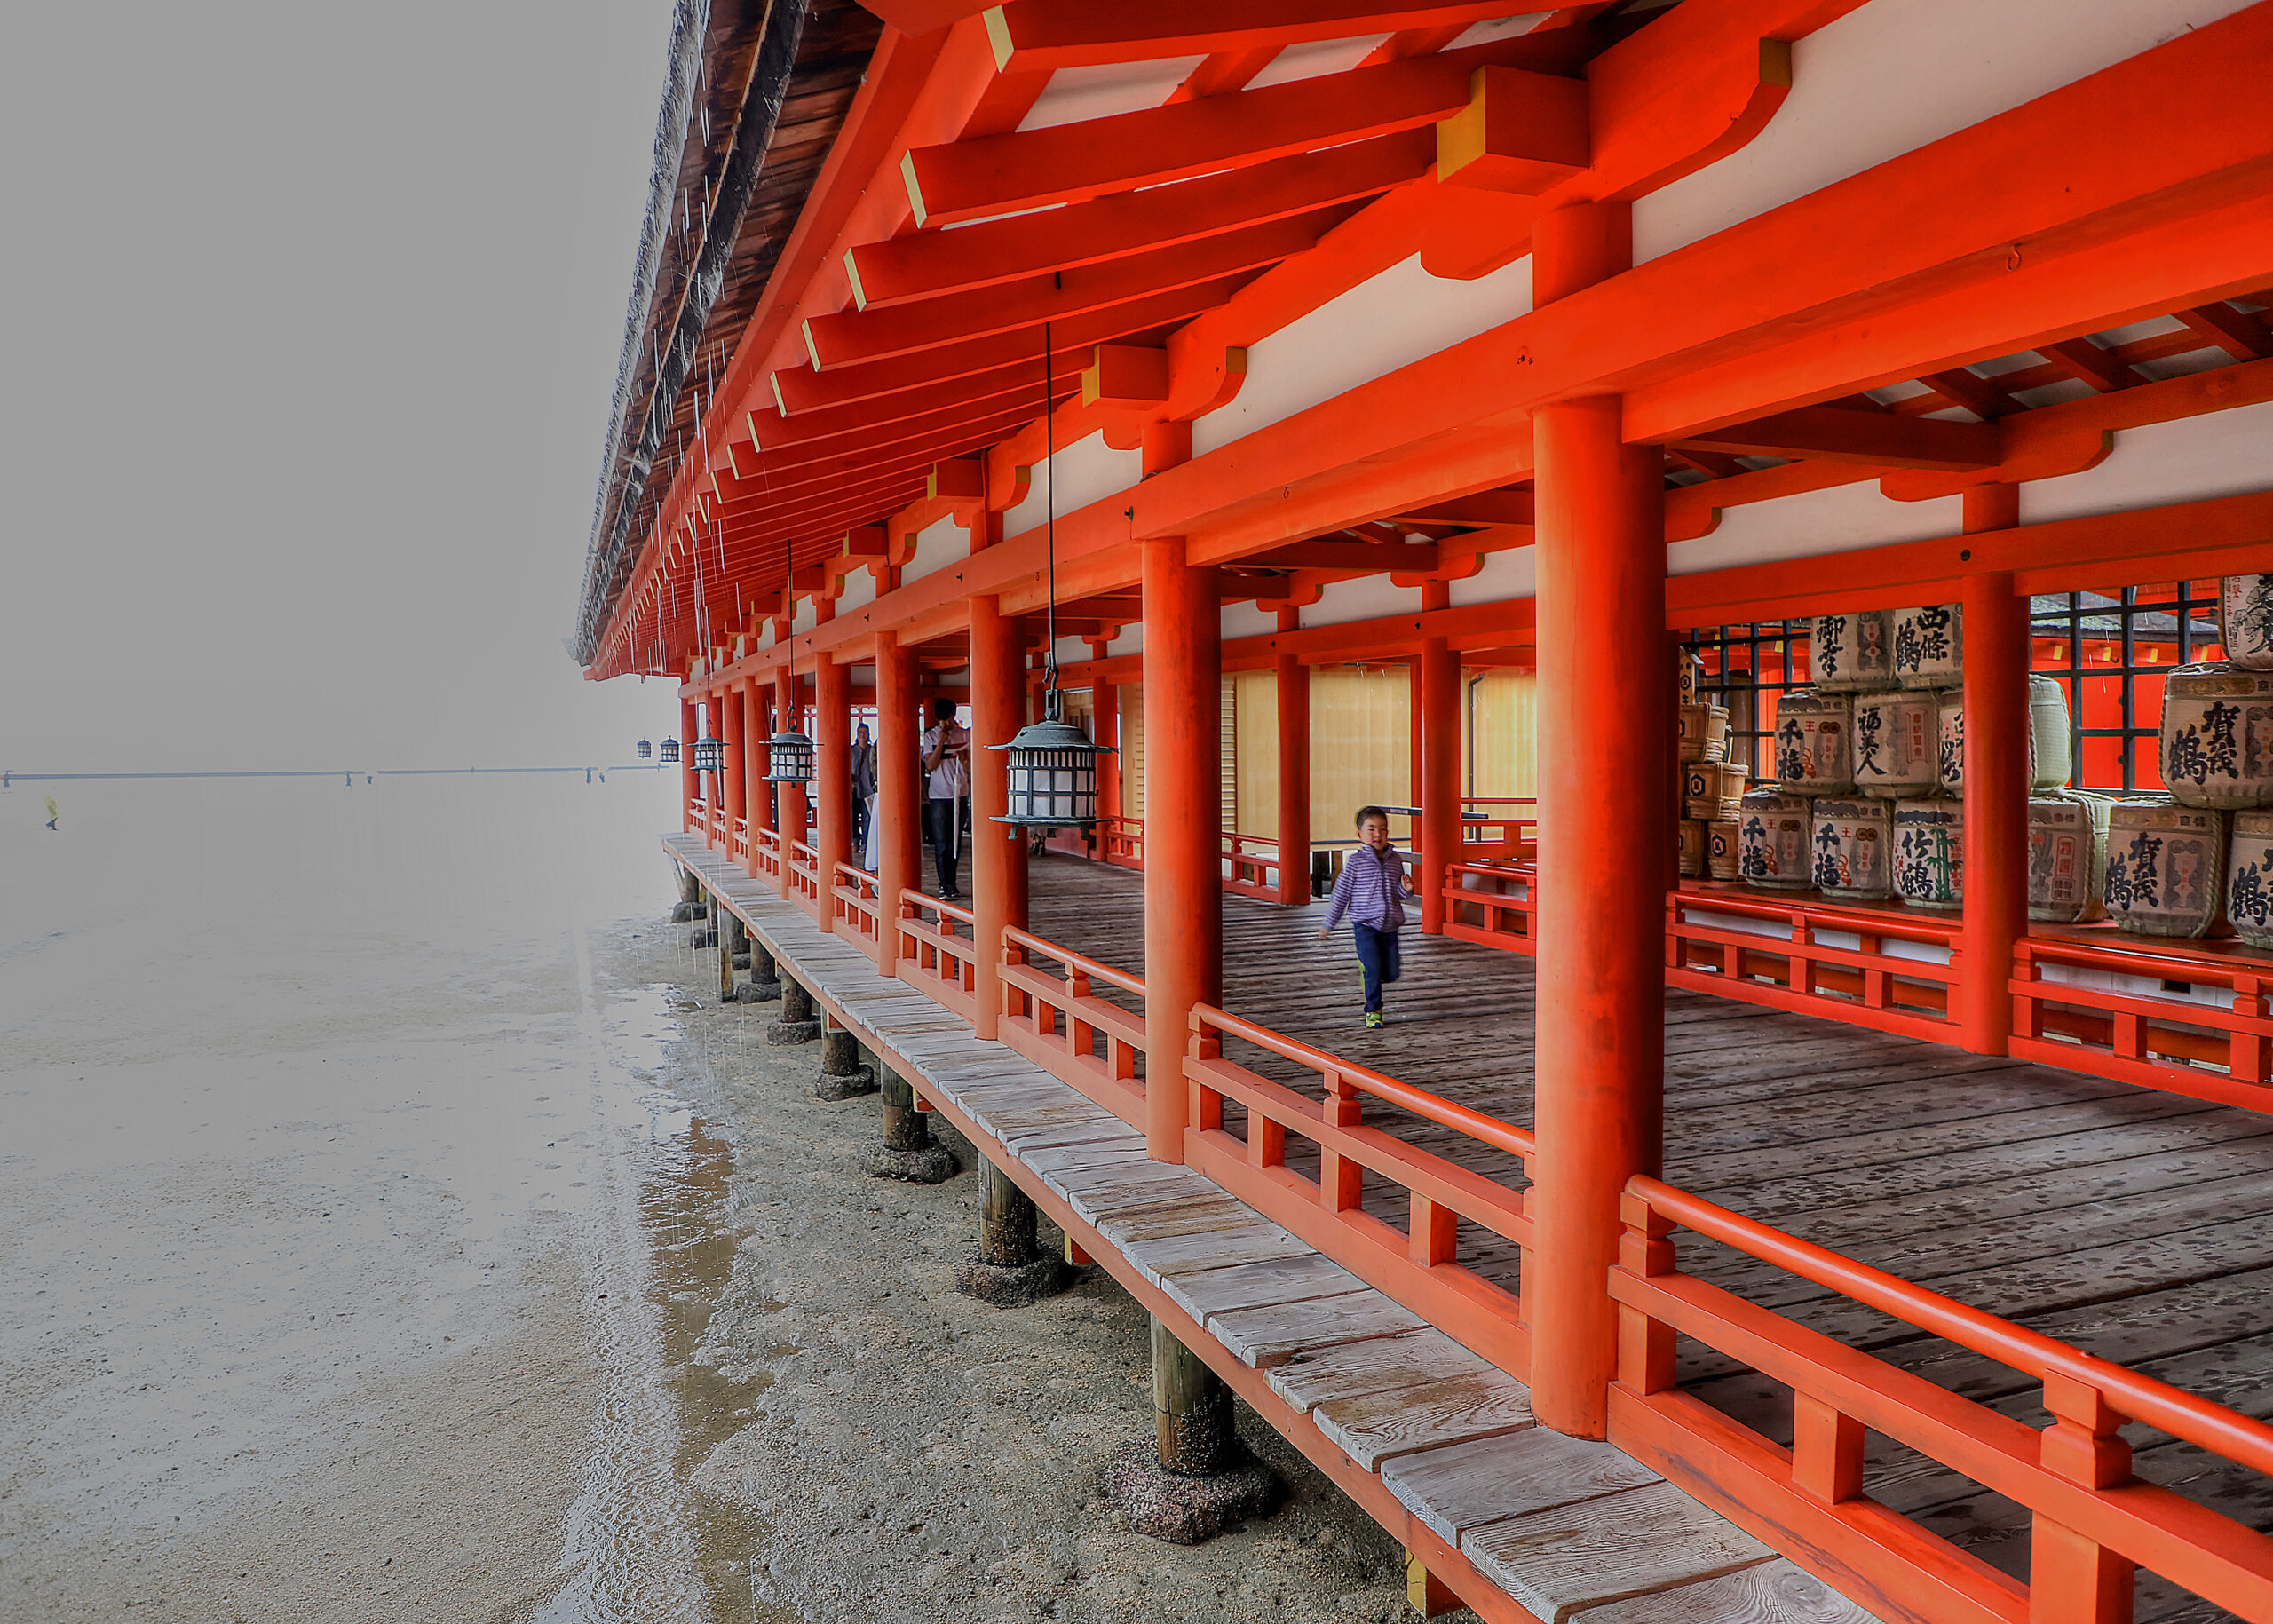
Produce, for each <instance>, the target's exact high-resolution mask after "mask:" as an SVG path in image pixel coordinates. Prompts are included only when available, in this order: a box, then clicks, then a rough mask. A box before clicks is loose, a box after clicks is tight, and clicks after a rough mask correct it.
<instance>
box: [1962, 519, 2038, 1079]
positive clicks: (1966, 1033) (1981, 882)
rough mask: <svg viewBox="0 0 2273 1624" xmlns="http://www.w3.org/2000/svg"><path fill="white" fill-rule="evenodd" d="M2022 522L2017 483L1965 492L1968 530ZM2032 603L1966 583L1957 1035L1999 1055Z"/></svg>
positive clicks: (2020, 805)
mask: <svg viewBox="0 0 2273 1624" xmlns="http://www.w3.org/2000/svg"><path fill="white" fill-rule="evenodd" d="M2019 522H2020V487H2019V486H2017V485H1976V486H1975V487H1972V488H1971V489H1969V490H1968V491H1967V492H1966V493H1965V528H1966V532H1967V534H1968V535H1972V534H1974V533H1976V532H1978V531H1983V530H2006V529H2010V528H2011V527H2013V526H2015V525H2017V524H2018V523H2019ZM2028 665H2029V641H2028V600H2027V599H2026V598H2023V597H2021V596H2020V595H2019V594H2018V593H2016V592H2015V591H2014V590H2013V578H2012V576H2011V575H2010V574H2005V573H2002V572H2000V573H1997V574H1985V575H1969V576H1968V577H1967V578H1966V582H1965V915H1964V921H1963V924H1962V927H1961V931H1960V938H1959V943H1960V952H1961V954H1962V955H1963V963H1962V964H1961V966H1960V971H1961V974H1960V980H1959V982H1958V985H1957V986H1956V987H1955V989H1954V991H1955V992H1956V994H1957V995H1958V998H1959V1000H1960V1007H1959V1008H1958V1009H1957V1010H1954V1011H1952V1013H1954V1014H1955V1015H1956V1016H1957V1018H1958V1025H1959V1030H1960V1042H1962V1043H1963V1044H1964V1046H1965V1047H1966V1048H1967V1049H1968V1050H1971V1051H1972V1052H1973V1053H1975V1054H1977V1055H2001V1054H2003V1053H2004V1052H2005V1051H2006V1044H2007V1042H2008V1039H2010V1038H2011V1036H2012V1033H2013V999H2012V993H2011V989H2010V987H2009V986H2008V983H2009V982H2010V980H2011V978H2012V973H2013V944H2014V943H2015V942H2016V940H2018V939H2020V938H2021V937H2023V936H2025V935H2026V934H2027V933H2028V797H2029V788H2030V784H2029V774H2028V766H2027V763H2028V759H2029V749H2028V734H2029V714H2028V704H2029V700H2028Z"/></svg>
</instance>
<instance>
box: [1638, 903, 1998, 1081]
mask: <svg viewBox="0 0 2273 1624" xmlns="http://www.w3.org/2000/svg"><path fill="white" fill-rule="evenodd" d="M1709 915H1722V916H1723V918H1738V919H1759V920H1767V921H1773V922H1774V923H1777V924H1778V925H1780V926H1782V927H1783V934H1781V935H1778V936H1769V935H1766V934H1764V933H1762V934H1755V933H1754V932H1753V931H1747V930H1745V929H1743V928H1742V927H1741V926H1738V925H1731V924H1726V923H1721V922H1720V921H1717V920H1715V919H1713V918H1711V917H1707V916H1709ZM1826 936H1833V937H1851V938H1853V939H1854V942H1853V945H1851V946H1850V945H1849V944H1848V943H1847V942H1843V941H1827V940H1826ZM1957 939H1958V923H1957V921H1956V920H1955V919H1935V918H1932V917H1929V916H1927V915H1918V914H1898V913H1895V912H1893V911H1891V910H1889V911H1888V912H1884V913H1881V912H1875V911H1873V910H1872V909H1869V908H1860V907H1840V906H1838V905H1837V904H1835V903H1825V902H1819V901H1817V900H1814V899H1807V900H1802V899H1798V898H1794V899H1792V900H1790V901H1788V902H1786V901H1779V900H1777V899H1773V898H1769V897H1763V896H1761V895H1759V894H1758V893H1757V892H1753V893H1746V894H1741V895H1740V894H1738V893H1737V892H1734V891H1694V890H1691V889H1690V888H1689V887H1686V886H1684V887H1683V888H1682V889H1681V890H1679V891H1672V892H1669V893H1668V894H1667V898H1666V985H1667V986H1682V987H1687V988H1689V989H1691V991H1693V992H1699V993H1717V994H1720V995H1721V996H1722V997H1723V998H1740V999H1743V1000H1744V1001H1745V1002H1747V1003H1762V1004H1767V1005H1769V1006H1770V1007H1771V1008H1774V1009H1778V1010H1798V1011H1799V1012H1801V1013H1802V1014H1806V1015H1822V1016H1827V1017H1829V1018H1832V1019H1834V1020H1843V1021H1849V1022H1852V1023H1853V1024H1855V1025H1856V1026H1871V1027H1874V1028H1876V1029H1877V1030H1878V1031H1881V1032H1895V1033H1900V1034H1903V1035H1905V1036H1906V1037H1916V1038H1926V1039H1928V1040H1932V1041H1936V1042H1947V1041H1948V1039H1949V1036H1950V1032H1951V1028H1952V1024H1953V1023H1952V1011H1951V1009H1950V995H1949V990H1950V986H1951V985H1952V983H1953V982H1955V981H1956V979H1957V970H1956V967H1955V965H1954V964H1953V963H1950V962H1948V961H1947V960H1940V961H1937V960H1935V959H1929V958H1913V957H1907V956H1905V955H1901V954H1897V953H1889V952H1888V951H1887V950H1886V949H1887V944H1888V943H1889V942H1905V943H1909V944H1911V945H1913V946H1914V947H1919V948H1921V949H1924V950H1925V951H1927V952H1941V953H1945V954H1948V955H1951V957H1952V958H1953V957H1954V950H1955V947H1956V945H1957Z"/></svg>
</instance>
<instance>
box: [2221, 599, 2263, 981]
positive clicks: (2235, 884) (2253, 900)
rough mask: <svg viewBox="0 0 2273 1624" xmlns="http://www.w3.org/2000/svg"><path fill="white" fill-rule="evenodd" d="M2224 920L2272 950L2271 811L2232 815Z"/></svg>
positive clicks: (2240, 934) (2251, 940)
mask: <svg viewBox="0 0 2273 1624" xmlns="http://www.w3.org/2000/svg"><path fill="white" fill-rule="evenodd" d="M2258 578H2259V579H2273V577H2263V576H2261V577H2258ZM2226 917H2227V919H2229V921H2231V922H2232V924H2233V927H2234V934H2235V935H2236V936H2238V937H2240V938H2241V939H2242V940H2244V941H2245V942H2247V943H2248V944H2249V945H2250V946H2251V947H2264V948H2268V949H2273V812H2265V811H2258V812H2236V813H2235V814H2234V832H2233V840H2232V853H2231V855H2230V856H2229V857H2228V859H2227V860H2226Z"/></svg>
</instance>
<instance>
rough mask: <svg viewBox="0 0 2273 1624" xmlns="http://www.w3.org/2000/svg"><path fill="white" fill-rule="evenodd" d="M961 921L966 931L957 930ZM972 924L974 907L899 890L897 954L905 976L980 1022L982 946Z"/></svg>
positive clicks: (941, 1002)
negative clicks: (972, 929)
mask: <svg viewBox="0 0 2273 1624" xmlns="http://www.w3.org/2000/svg"><path fill="white" fill-rule="evenodd" d="M925 915H930V917H928V918H927V917H925ZM957 924H961V925H962V927H963V928H962V931H957V930H956V929H955V926H956V925H957ZM971 926H972V920H971V915H970V909H969V908H965V907H956V906H955V905H954V903H952V902H942V901H940V900H939V898H937V897H927V896H925V895H924V894H923V892H922V891H901V892H900V893H899V922H898V924H897V926H896V928H897V930H898V931H899V946H898V949H897V952H896V954H895V955H894V956H895V961H896V963H897V966H898V970H899V977H900V978H901V979H902V980H904V981H906V982H907V984H908V985H909V986H916V987H921V988H922V989H923V991H924V992H926V993H928V994H931V997H932V999H933V1000H934V1001H935V1002H938V1003H939V1006H940V1007H941V1008H943V1009H946V1010H954V1013H956V1014H957V1015H960V1016H962V1018H963V1019H965V1020H967V1021H970V1023H971V1024H972V1025H974V1026H976V1025H977V1024H978V992H977V990H976V989H977V985H978V945H977V944H976V943H975V942H973V941H972V940H971V933H972V932H971Z"/></svg>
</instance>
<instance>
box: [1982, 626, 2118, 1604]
mask: <svg viewBox="0 0 2273 1624" xmlns="http://www.w3.org/2000/svg"><path fill="white" fill-rule="evenodd" d="M1966 618H1967V619H1968V620H1970V619H1971V618H1972V616H1971V615H1970V614H1968V615H1967V617H1966ZM1967 641H1968V645H1969V644H1970V642H1971V637H1970V633H1969V632H1968V639H1967ZM1972 654H1973V651H1972V649H1971V647H1970V646H1968V648H1967V650H1966V658H1967V660H1968V662H1970V661H1971V659H1972ZM1966 711H1967V714H1966V718H1965V721H1966V731H1967V733H1968V735H1970V733H1971V732H1972V728H1973V716H1972V706H1971V705H1970V704H1968V706H1967V707H1966ZM1969 742H1970V739H1969V737H1968V743H1969ZM1970 772H1971V769H1970V766H1968V780H1967V788H1968V789H1970V788H1971V778H1970V776H1969V775H1970ZM2044 1407H2045V1408H2046V1409H2047V1410H2049V1411H2051V1412H2052V1416H2053V1422H2052V1424H2051V1425H2050V1426H2048V1427H2047V1428H2046V1429H2045V1430H2044V1431H2043V1433H2042V1434H2041V1438H2042V1442H2041V1443H2040V1444H2039V1454H2038V1460H2039V1462H2040V1463H2041V1464H2042V1465H2043V1467H2044V1469H2045V1470H2047V1471H2050V1472H2054V1473H2056V1474H2057V1475H2059V1476H2060V1477H2065V1478H2067V1479H2068V1480H2069V1481H2070V1482H2071V1483H2075V1484H2079V1485H2082V1486H2083V1487H2085V1488H2087V1489H2109V1488H2114V1487H2116V1486H2118V1485H2121V1484H2124V1483H2127V1482H2129V1481H2130V1480H2131V1446H2130V1445H2129V1444H2127V1443H2126V1442H2124V1440H2123V1439H2122V1438H2121V1437H2119V1435H2118V1429H2119V1428H2120V1427H2121V1426H2122V1425H2123V1422H2124V1418H2123V1417H2122V1416H2121V1415H2119V1414H2116V1413H2115V1411H2114V1410H2112V1409H2111V1408H2110V1407H2109V1406H2108V1402H2107V1398H2106V1395H2104V1394H2103V1393H2102V1392H2101V1391H2100V1390H2098V1389H2097V1388H2095V1387H2093V1386H2091V1385H2090V1384H2089V1383H2088V1382H2079V1381H2078V1380H2076V1379H2075V1378H2074V1377H2072V1376H2069V1375H2064V1374H2061V1373H2060V1372H2058V1371H2055V1372H2053V1373H2051V1374H2048V1375H2047V1376H2046V1377H2045V1378H2044ZM2029 1540H2030V1557H2029V1588H2028V1616H2029V1619H2030V1624H2131V1613H2132V1593H2133V1589H2134V1586H2133V1582H2132V1581H2133V1577H2134V1564H2133V1563H2132V1562H2131V1560H2130V1559H2129V1558H2128V1557H2123V1556H2120V1555H2119V1554H2118V1553H2116V1552H2114V1551H2111V1550H2110V1549H2107V1548H2106V1547H2105V1546H2103V1545H2102V1544H2100V1543H2099V1542H2098V1541H2095V1540H2093V1539H2090V1538H2088V1537H2087V1536H2086V1535H2084V1534H2082V1533H2078V1532H2077V1531H2076V1530H2074V1529H2072V1528H2070V1527H2069V1526H2067V1525H2065V1524H2063V1523H2059V1522H2055V1521H2054V1520H2053V1519H2052V1518H2050V1517H2046V1516H2045V1515H2044V1514H2043V1513H2042V1512H2038V1513H2037V1514H2036V1516H2035V1517H2034V1519H2033V1521H2032V1523H2031V1527H2030V1533H2029Z"/></svg>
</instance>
